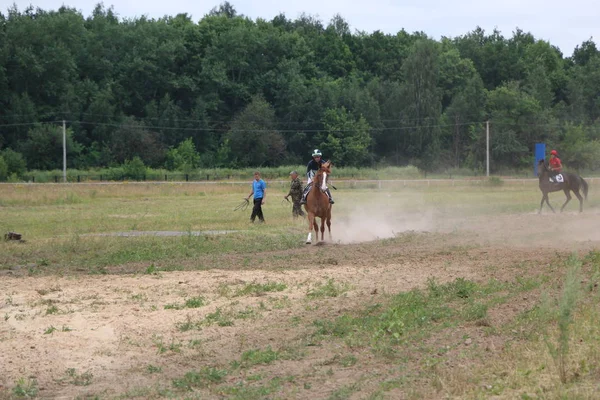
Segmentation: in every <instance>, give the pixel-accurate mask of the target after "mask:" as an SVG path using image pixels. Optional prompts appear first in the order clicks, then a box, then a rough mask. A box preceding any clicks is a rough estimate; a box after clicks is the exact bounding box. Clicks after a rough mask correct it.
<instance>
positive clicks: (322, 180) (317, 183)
mask: <svg viewBox="0 0 600 400" xmlns="http://www.w3.org/2000/svg"><path fill="white" fill-rule="evenodd" d="M328 174H331V161H327V162H326V163H323V164H321V168H320V169H319V171H317V173H316V175H315V177H314V179H313V182H312V188H311V189H310V192H309V193H308V195H307V196H306V204H305V205H304V208H305V209H306V213H307V214H308V237H307V238H306V244H311V243H312V231H313V228H314V230H315V233H316V237H317V240H319V227H318V226H317V220H316V219H317V217H318V218H321V241H323V240H325V238H324V235H325V222H327V229H328V232H329V240H331V204H330V203H329V197H327V195H326V194H325V190H326V189H327V175H328Z"/></svg>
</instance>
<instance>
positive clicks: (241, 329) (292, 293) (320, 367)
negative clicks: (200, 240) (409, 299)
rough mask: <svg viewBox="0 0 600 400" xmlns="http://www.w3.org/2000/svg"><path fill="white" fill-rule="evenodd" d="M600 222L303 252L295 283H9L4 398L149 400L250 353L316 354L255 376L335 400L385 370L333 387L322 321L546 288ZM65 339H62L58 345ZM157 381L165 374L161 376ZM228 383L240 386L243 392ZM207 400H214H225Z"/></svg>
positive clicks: (455, 223) (267, 274)
mask: <svg viewBox="0 0 600 400" xmlns="http://www.w3.org/2000/svg"><path fill="white" fill-rule="evenodd" d="M598 222H600V215H599V214H598V213H595V212H594V211H593V210H592V211H589V212H587V213H586V214H583V215H579V214H576V213H567V214H563V215H557V216H549V215H542V216H538V215H535V214H533V213H532V214H523V215H503V216H499V217H495V218H493V219H492V218H462V219H458V218H457V219H451V218H446V219H445V220H444V222H443V223H437V224H430V225H429V226H422V229H421V230H426V231H429V232H431V233H422V234H414V235H411V234H407V235H406V236H405V238H404V239H403V240H400V241H394V242H390V243H380V244H376V243H362V244H360V243H359V244H337V245H328V246H324V247H322V248H321V249H323V250H319V251H323V252H326V261H325V262H323V258H322V257H321V259H320V261H316V262H311V260H310V259H304V258H302V255H303V254H305V253H306V252H305V251H304V250H303V251H302V252H290V257H292V259H291V260H289V265H290V267H291V268H289V269H288V268H285V265H271V266H267V265H263V266H261V267H260V268H259V269H250V268H248V267H244V268H243V269H241V268H236V267H235V260H233V263H232V264H231V265H230V266H229V267H227V268H220V269H215V270H210V271H197V272H196V271H192V272H158V273H157V274H152V275H147V274H146V275H108V276H75V277H52V276H51V277H48V276H46V277H20V276H6V277H3V278H2V280H1V281H0V293H2V294H3V298H2V299H0V301H1V302H2V303H1V304H0V311H1V315H2V316H3V317H4V318H3V319H2V322H1V323H0V338H1V339H0V355H1V356H0V357H1V362H0V365H2V374H0V385H2V387H3V388H4V389H5V392H8V389H9V388H12V387H13V386H14V384H15V382H16V381H17V380H18V379H20V378H29V377H35V379H36V380H37V382H38V385H39V389H40V392H39V396H40V397H42V398H74V397H76V396H81V395H85V394H95V395H99V396H101V397H102V398H104V397H105V396H115V395H121V394H125V393H127V392H129V393H128V396H129V397H138V398H147V397H151V396H156V391H157V390H158V389H157V387H158V386H160V387H166V388H169V387H171V383H172V379H177V378H181V377H182V376H183V375H184V374H185V373H186V372H188V371H191V370H198V369H199V368H201V367H203V366H208V367H226V366H227V365H229V364H230V362H232V361H235V360H240V355H241V354H242V353H243V352H244V351H246V350H248V349H255V348H260V349H264V348H267V347H268V346H271V347H272V348H274V349H287V350H286V351H288V353H289V354H292V353H295V352H297V351H302V352H304V354H303V355H302V356H301V357H300V356H298V357H296V358H293V357H291V358H290V359H288V360H284V361H280V362H278V363H276V364H274V365H265V366H262V367H258V369H257V371H258V372H256V373H259V372H260V373H261V374H263V375H265V376H269V377H274V376H276V377H282V378H283V377H288V376H294V377H296V379H300V380H304V381H305V382H309V383H310V384H307V383H305V384H304V389H303V390H302V391H301V393H298V392H297V390H298V389H297V387H296V386H295V385H294V384H291V383H289V384H285V385H284V387H283V389H282V390H281V392H279V395H280V396H281V397H283V398H286V396H289V397H290V398H326V397H327V396H328V395H329V394H330V393H331V391H332V390H334V389H336V388H339V387H341V386H343V385H345V384H349V383H351V382H357V381H360V380H361V379H363V378H364V372H365V370H367V369H368V368H371V369H373V370H375V371H377V370H378V368H384V366H383V365H379V364H378V362H377V360H375V359H373V357H372V355H370V354H369V353H368V352H366V351H365V352H364V354H360V355H359V358H360V362H359V363H357V364H356V367H355V368H353V367H347V368H339V369H336V370H335V371H333V372H332V373H331V374H330V373H329V372H328V371H329V370H330V367H329V364H328V362H327V361H328V360H331V359H333V358H335V357H336V356H339V355H341V354H342V353H343V349H340V348H336V347H335V346H333V345H331V346H330V345H326V346H323V347H311V346H308V347H307V346H306V341H307V340H308V339H307V337H308V336H309V334H310V332H311V331H312V330H313V328H312V322H313V321H314V320H316V319H320V318H333V317H335V316H337V315H340V314H343V313H345V312H348V311H358V310H361V309H363V308H364V307H365V306H366V305H368V304H373V303H376V302H378V301H381V300H382V299H383V298H384V296H385V295H386V294H391V293H397V292H400V291H406V290H410V289H411V288H414V287H423V286H424V285H425V284H426V282H427V280H428V279H429V278H435V279H436V280H437V281H438V282H447V281H451V280H454V279H455V278H458V277H463V278H467V279H470V280H474V281H481V282H484V281H487V280H489V279H490V278H495V279H498V280H501V281H502V280H512V279H514V278H515V276H523V275H525V276H526V275H527V274H535V273H536V268H537V267H538V266H539V265H541V264H544V263H548V262H549V261H548V259H549V255H550V254H552V255H554V254H556V253H561V254H566V253H568V252H570V251H574V250H579V251H586V250H587V249H590V248H594V247H597V245H598V244H599V243H600V231H598V230H597V229H596V227H597V226H598ZM415 228H419V227H418V226H415ZM372 234H373V235H376V236H377V232H375V233H372ZM381 236H383V237H385V236H386V235H381ZM555 236H559V238H555ZM551 237H552V238H553V240H549V238H551ZM348 241H351V240H348ZM260 256H261V255H256V256H255V257H256V258H257V259H259V258H260ZM190 262H193V261H190ZM284 264H286V263H284ZM330 278H333V279H334V282H335V284H337V285H340V287H342V286H343V287H345V288H346V289H347V292H346V293H345V294H344V296H342V297H336V298H317V299H311V298H308V297H307V293H308V292H309V290H311V289H314V288H315V287H317V285H320V284H326V283H327V282H328V280H329V279H330ZM268 282H276V283H280V284H285V285H286V288H285V289H284V290H283V291H279V292H268V293H265V294H262V295H258V296H257V295H242V296H234V295H233V293H235V290H236V289H239V288H243V287H244V286H245V285H247V284H250V283H261V284H264V283H268ZM198 296H201V297H203V298H204V300H205V305H204V306H202V307H198V308H183V309H165V306H168V305H177V304H179V305H181V304H183V303H184V301H185V299H189V298H194V297H198ZM519 309H520V305H519V304H515V305H514V307H509V308H506V309H500V310H495V311H494V312H493V313H492V314H491V315H492V318H493V319H496V321H497V322H498V321H502V319H503V318H505V317H506V315H505V314H506V313H508V314H514V313H516V312H518V310H519ZM217 310H221V312H222V313H224V314H226V315H228V316H229V317H230V319H231V322H232V325H231V326H219V325H217V324H212V325H205V326H202V327H201V328H193V329H190V330H186V331H182V329H181V326H182V325H181V324H185V323H186V322H187V323H190V324H192V323H194V322H196V321H201V320H203V319H205V318H206V317H207V316H208V315H210V314H213V313H215V312H216V311H217ZM52 327H54V328H55V329H56V330H54V331H53V332H51V333H50V332H48V331H49V330H52V329H51V328H52ZM473 336H474V337H475V339H474V340H476V341H477V340H482V341H483V340H486V339H484V338H483V337H481V338H478V337H477V335H473ZM299 349H301V350H299ZM152 368H160V372H159V373H152V372H153V371H152ZM69 371H71V372H69ZM227 379H231V380H232V381H231V384H232V385H233V384H236V383H239V380H240V379H241V378H240V377H231V378H227ZM157 385H158V386H157ZM365 385H366V386H365V387H367V388H368V385H369V384H368V383H365ZM140 388H145V389H140ZM149 388H154V389H152V390H154V391H152V390H150V389H149ZM0 393H1V392H0ZM201 393H202V392H201ZM203 394H204V396H205V397H202V398H218V397H216V396H215V395H214V394H210V393H209V392H204V393H203ZM363 394H364V393H363ZM0 398H1V395H0Z"/></svg>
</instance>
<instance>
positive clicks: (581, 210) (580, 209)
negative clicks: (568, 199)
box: [573, 189, 583, 212]
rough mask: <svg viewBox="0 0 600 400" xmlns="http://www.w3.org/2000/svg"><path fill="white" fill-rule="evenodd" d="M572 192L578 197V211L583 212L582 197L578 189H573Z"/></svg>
mask: <svg viewBox="0 0 600 400" xmlns="http://www.w3.org/2000/svg"><path fill="white" fill-rule="evenodd" d="M573 193H575V196H577V199H579V212H583V197H581V194H579V189H577V190H573Z"/></svg>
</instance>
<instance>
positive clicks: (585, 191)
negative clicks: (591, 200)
mask: <svg viewBox="0 0 600 400" xmlns="http://www.w3.org/2000/svg"><path fill="white" fill-rule="evenodd" d="M581 185H582V186H583V195H584V196H585V199H586V200H587V194H588V183H587V182H586V181H585V179H583V178H581Z"/></svg>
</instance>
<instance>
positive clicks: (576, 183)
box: [537, 159, 588, 213]
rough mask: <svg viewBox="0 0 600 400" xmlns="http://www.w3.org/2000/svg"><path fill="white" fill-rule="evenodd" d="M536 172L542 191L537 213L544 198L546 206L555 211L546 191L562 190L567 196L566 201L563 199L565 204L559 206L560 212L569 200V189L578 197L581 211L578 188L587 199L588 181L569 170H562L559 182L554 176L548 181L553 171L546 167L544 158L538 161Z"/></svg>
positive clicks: (581, 204) (581, 203) (581, 205)
mask: <svg viewBox="0 0 600 400" xmlns="http://www.w3.org/2000/svg"><path fill="white" fill-rule="evenodd" d="M537 173H538V176H539V178H540V190H541V191H542V195H543V196H542V201H541V203H540V211H539V213H541V212H542V206H543V205H544V200H545V201H546V204H548V207H550V209H551V210H552V212H555V211H554V208H552V206H551V205H550V202H549V201H548V193H551V192H558V191H560V190H562V191H564V192H565V196H567V201H565V204H563V205H562V207H561V208H560V211H561V212H562V210H563V209H564V208H565V206H566V205H567V203H568V202H569V201H571V193H570V192H571V191H573V193H575V196H577V198H578V199H579V212H583V197H581V194H579V189H581V190H583V195H584V196H585V198H586V199H587V195H588V183H587V182H586V181H585V180H584V179H583V178H582V177H580V176H579V175H575V174H572V173H570V172H562V173H561V174H560V175H562V182H560V181H559V180H560V179H557V177H554V182H550V177H551V176H554V172H553V171H551V170H550V169H549V168H548V166H547V165H546V161H545V160H544V159H541V160H540V161H538V165H537Z"/></svg>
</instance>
